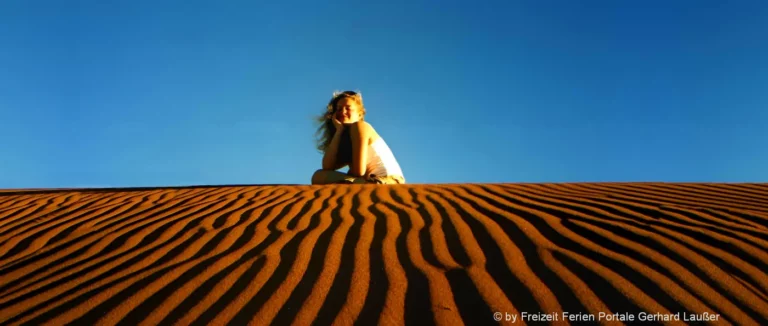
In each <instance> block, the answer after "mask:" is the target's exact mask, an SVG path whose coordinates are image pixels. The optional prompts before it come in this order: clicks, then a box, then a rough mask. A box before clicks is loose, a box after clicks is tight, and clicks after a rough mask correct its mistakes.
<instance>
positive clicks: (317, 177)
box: [312, 169, 325, 185]
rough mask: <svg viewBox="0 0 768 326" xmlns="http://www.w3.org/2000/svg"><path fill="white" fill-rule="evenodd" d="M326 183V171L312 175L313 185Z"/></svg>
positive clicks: (319, 171)
mask: <svg viewBox="0 0 768 326" xmlns="http://www.w3.org/2000/svg"><path fill="white" fill-rule="evenodd" d="M324 181H325V170H322V169H321V170H317V171H315V173H314V174H312V184H313V185H317V184H323V182H324Z"/></svg>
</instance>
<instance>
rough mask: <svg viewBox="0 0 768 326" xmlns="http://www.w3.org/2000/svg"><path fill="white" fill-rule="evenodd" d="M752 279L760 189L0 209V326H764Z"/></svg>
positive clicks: (58, 200)
mask: <svg viewBox="0 0 768 326" xmlns="http://www.w3.org/2000/svg"><path fill="white" fill-rule="evenodd" d="M766 271H768V184H682V183H671V184H664V183H574V184H445V185H397V186H376V185H339V186H298V185H289V186H280V185H269V186H217V187H177V188H141V189H79V190H78V189H60V190H45V189H42V190H41V189H35V190H31V189H30V190H3V191H1V192H0V324H10V325H17V324H32V325H37V324H49V325H65V324H72V325H91V324H102V325H112V324H126V325H173V324H176V325H190V324H199V325H204V324H208V325H224V324H233V325H246V324H252V325H265V324H269V323H273V324H277V325H289V324H295V325H308V324H316V325H327V324H333V323H336V324H339V325H348V324H352V323H357V324H360V325H371V324H377V323H378V324H387V325H390V324H395V325H396V324H413V325H423V324H439V325H461V324H470V325H476V324H497V322H496V321H495V320H494V313H495V312H501V313H502V315H501V316H502V319H505V318H512V317H514V318H515V320H516V323H515V324H525V322H524V321H523V320H521V319H522V318H523V312H525V313H526V316H529V317H530V316H531V314H537V315H536V316H539V317H542V318H551V317H552V316H555V317H557V318H558V320H556V321H555V322H554V323H555V324H568V323H571V324H579V323H578V322H569V321H565V320H563V319H562V317H563V315H562V313H561V312H563V311H567V312H569V313H571V314H576V313H583V315H577V316H581V317H582V318H588V317H589V316H593V317H595V318H596V320H595V321H597V322H603V323H606V324H611V323H617V324H620V323H622V322H621V318H622V317H627V316H633V317H634V318H635V319H634V321H638V319H639V318H641V316H645V314H647V313H651V314H656V313H658V314H659V315H657V316H660V317H658V318H663V316H674V315H675V314H677V316H679V317H680V318H681V320H679V321H674V320H673V321H670V322H663V323H671V324H688V323H692V321H691V320H687V321H685V320H683V318H687V319H690V318H702V317H704V316H717V320H716V321H714V323H715V324H737V325H768V274H767V272H766ZM552 312H556V313H555V314H554V315H545V314H551V313H552ZM539 313H541V314H539ZM614 313H616V314H617V315H612V314H614ZM705 313H706V315H705ZM715 314H716V315H715ZM547 316H550V317H547ZM601 316H604V317H603V318H601ZM609 317H612V318H614V320H609ZM627 318H628V317H627ZM532 321H533V320H532V319H531V318H528V319H527V322H528V323H534V322H532ZM501 323H502V324H508V323H511V321H509V322H507V321H504V320H502V322H501ZM653 323H656V322H647V323H646V324H653ZM582 324H583V323H582Z"/></svg>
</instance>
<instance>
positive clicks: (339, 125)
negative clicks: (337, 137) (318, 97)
mask: <svg viewBox="0 0 768 326" xmlns="http://www.w3.org/2000/svg"><path fill="white" fill-rule="evenodd" d="M329 118H330V119H331V121H332V122H333V126H334V127H336V132H341V131H342V130H344V124H343V123H341V121H339V120H338V119H336V117H335V116H333V115H331V116H330V117H329Z"/></svg>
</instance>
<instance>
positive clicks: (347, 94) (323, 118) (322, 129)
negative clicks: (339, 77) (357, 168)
mask: <svg viewBox="0 0 768 326" xmlns="http://www.w3.org/2000/svg"><path fill="white" fill-rule="evenodd" d="M345 98H351V99H353V100H354V101H355V102H357V104H358V105H360V120H363V119H364V117H365V106H364V105H363V95H362V94H360V92H359V91H343V92H341V91H335V92H333V96H332V97H331V100H330V101H328V105H326V107H325V112H324V113H323V114H322V115H320V116H318V117H317V118H315V119H316V122H317V123H319V124H320V126H319V127H318V128H317V132H315V137H317V149H318V150H319V151H321V152H323V153H325V151H326V150H327V149H328V146H329V145H330V144H331V140H333V135H334V134H335V133H336V126H334V125H333V117H334V115H335V113H336V109H337V107H336V105H337V104H338V103H339V101H341V100H342V99H345ZM338 153H339V159H340V161H341V162H344V163H348V162H350V161H352V140H351V139H350V138H349V130H346V129H345V130H344V131H343V134H342V142H341V143H340V144H339V151H338Z"/></svg>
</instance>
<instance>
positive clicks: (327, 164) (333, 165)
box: [323, 128, 344, 170]
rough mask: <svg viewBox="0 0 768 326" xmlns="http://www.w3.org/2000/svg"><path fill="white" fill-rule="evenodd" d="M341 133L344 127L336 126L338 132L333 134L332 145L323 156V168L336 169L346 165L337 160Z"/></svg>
mask: <svg viewBox="0 0 768 326" xmlns="http://www.w3.org/2000/svg"><path fill="white" fill-rule="evenodd" d="M341 133H342V128H336V133H334V134H333V138H332V139H331V143H330V145H328V148H326V149H325V155H324V156H323V170H336V169H340V168H341V167H343V166H344V165H340V164H339V163H338V162H336V158H337V157H338V154H339V143H340V142H341Z"/></svg>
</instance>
